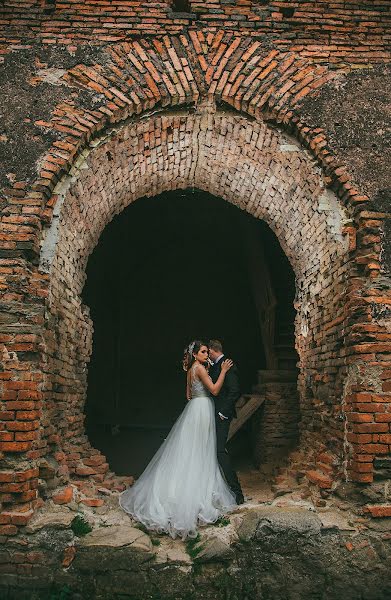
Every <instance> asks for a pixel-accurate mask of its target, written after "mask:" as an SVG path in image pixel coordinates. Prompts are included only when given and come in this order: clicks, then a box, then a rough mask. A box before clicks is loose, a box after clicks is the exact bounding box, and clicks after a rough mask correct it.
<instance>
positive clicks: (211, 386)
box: [197, 359, 233, 396]
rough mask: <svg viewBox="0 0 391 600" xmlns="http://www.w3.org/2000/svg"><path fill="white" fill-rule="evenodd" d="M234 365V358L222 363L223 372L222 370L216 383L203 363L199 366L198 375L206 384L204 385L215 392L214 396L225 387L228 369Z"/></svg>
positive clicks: (211, 391) (212, 392)
mask: <svg viewBox="0 0 391 600" xmlns="http://www.w3.org/2000/svg"><path fill="white" fill-rule="evenodd" d="M232 365H233V362H232V360H229V359H227V360H224V361H223V362H222V363H221V372H220V375H219V378H218V379H217V381H216V383H213V381H212V380H211V378H210V376H209V375H208V372H207V370H206V369H205V367H204V366H203V365H199V366H198V367H197V375H198V377H199V378H200V380H201V381H202V383H203V384H204V386H205V387H206V388H207V389H208V390H209V391H210V393H211V394H213V396H217V394H218V393H219V392H220V390H221V388H222V387H223V383H224V379H225V374H226V373H227V371H229V369H230V368H231V367H232Z"/></svg>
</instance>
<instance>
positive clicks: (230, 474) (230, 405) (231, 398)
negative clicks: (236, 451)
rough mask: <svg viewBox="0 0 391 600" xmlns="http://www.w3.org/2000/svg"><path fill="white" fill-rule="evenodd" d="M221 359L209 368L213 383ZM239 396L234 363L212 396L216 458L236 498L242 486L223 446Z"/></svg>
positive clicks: (238, 497) (237, 377)
mask: <svg viewBox="0 0 391 600" xmlns="http://www.w3.org/2000/svg"><path fill="white" fill-rule="evenodd" d="M223 360H224V356H223V357H221V358H220V359H219V361H218V362H217V363H215V364H214V365H212V366H211V368H210V370H209V374H210V377H211V379H212V381H213V383H216V381H217V380H218V378H219V375H220V373H221V363H222V362H223ZM239 398H240V386H239V376H238V370H237V368H236V366H235V365H234V366H233V367H231V369H230V370H229V371H228V372H227V374H226V376H225V379H224V383H223V386H222V388H221V390H220V393H219V394H218V395H217V396H216V397H215V398H214V401H215V411H216V438H217V459H218V461H219V465H220V467H221V470H222V471H223V473H224V477H225V479H226V481H227V483H228V485H229V487H230V488H231V490H232V491H233V493H234V494H235V496H236V499H237V500H239V499H241V498H242V497H243V492H242V488H241V487H240V483H239V480H238V478H237V475H236V473H235V471H234V470H233V468H232V465H231V460H230V458H229V454H228V452H227V450H226V448H225V445H226V443H227V437H228V432H229V426H230V424H231V420H232V418H233V417H234V416H236V410H235V404H236V402H237V401H238V400H239ZM218 413H221V414H222V415H224V416H225V417H227V418H226V419H221V418H220V416H219V414H218Z"/></svg>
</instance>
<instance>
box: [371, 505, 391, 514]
mask: <svg viewBox="0 0 391 600" xmlns="http://www.w3.org/2000/svg"><path fill="white" fill-rule="evenodd" d="M366 509H367V511H368V512H370V513H371V515H372V517H391V504H383V505H380V504H378V505H376V504H374V505H367V506H366Z"/></svg>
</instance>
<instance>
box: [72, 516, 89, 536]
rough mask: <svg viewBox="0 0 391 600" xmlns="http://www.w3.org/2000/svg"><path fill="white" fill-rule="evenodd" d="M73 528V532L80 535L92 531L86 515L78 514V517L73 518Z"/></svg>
mask: <svg viewBox="0 0 391 600" xmlns="http://www.w3.org/2000/svg"><path fill="white" fill-rule="evenodd" d="M71 529H72V531H73V533H74V534H75V535H77V536H79V537H80V536H82V535H86V534H87V533H90V531H92V527H91V525H90V524H89V523H88V521H87V520H86V519H85V517H83V515H76V517H75V518H74V519H73V520H72V523H71Z"/></svg>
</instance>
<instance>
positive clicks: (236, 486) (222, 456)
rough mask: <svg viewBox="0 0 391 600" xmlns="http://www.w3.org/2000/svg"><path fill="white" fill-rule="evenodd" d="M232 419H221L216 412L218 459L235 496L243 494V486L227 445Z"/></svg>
mask: <svg viewBox="0 0 391 600" xmlns="http://www.w3.org/2000/svg"><path fill="white" fill-rule="evenodd" d="M230 424H231V419H224V420H222V419H220V417H219V415H218V414H216V438H217V460H218V461H219V465H220V468H221V470H222V472H223V474H224V477H225V480H226V482H227V484H228V486H229V487H230V488H231V490H232V492H233V493H234V494H235V496H242V495H243V492H242V488H241V487H240V483H239V479H238V476H237V475H236V473H235V471H234V470H233V468H232V465H231V459H230V457H229V454H228V452H227V449H226V447H225V445H226V443H227V437H228V431H229V426H230Z"/></svg>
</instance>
